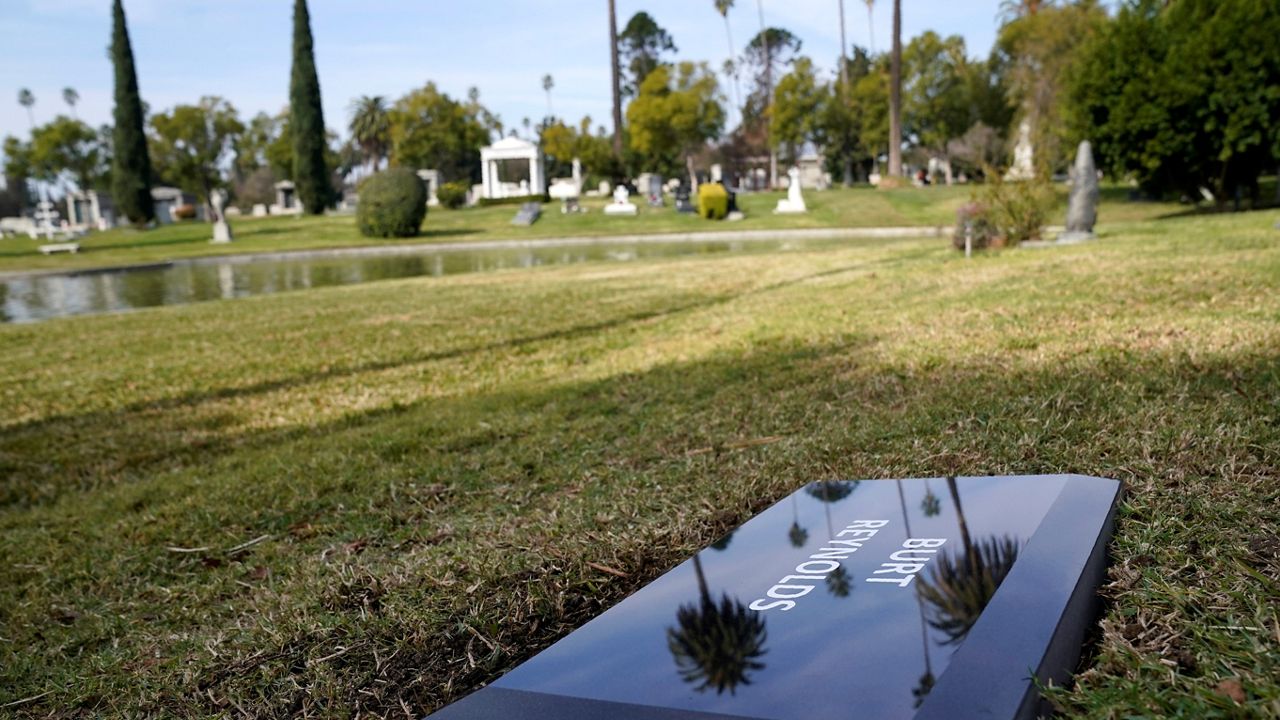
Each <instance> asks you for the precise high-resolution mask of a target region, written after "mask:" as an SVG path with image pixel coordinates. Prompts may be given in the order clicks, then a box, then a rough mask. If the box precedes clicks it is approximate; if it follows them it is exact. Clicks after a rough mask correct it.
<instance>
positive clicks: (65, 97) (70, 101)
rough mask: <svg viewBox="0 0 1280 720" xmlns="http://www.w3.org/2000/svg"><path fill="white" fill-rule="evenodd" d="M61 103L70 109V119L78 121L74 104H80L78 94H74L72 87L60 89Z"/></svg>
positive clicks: (74, 90)
mask: <svg viewBox="0 0 1280 720" xmlns="http://www.w3.org/2000/svg"><path fill="white" fill-rule="evenodd" d="M62 101H63V102H65V103H66V104H67V107H69V108H71V117H72V118H73V119H77V120H78V119H79V118H78V117H77V115H76V103H78V102H80V93H78V92H76V89H75V88H73V87H64V88H62Z"/></svg>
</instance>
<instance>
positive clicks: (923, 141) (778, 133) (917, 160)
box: [4, 0, 1280, 219]
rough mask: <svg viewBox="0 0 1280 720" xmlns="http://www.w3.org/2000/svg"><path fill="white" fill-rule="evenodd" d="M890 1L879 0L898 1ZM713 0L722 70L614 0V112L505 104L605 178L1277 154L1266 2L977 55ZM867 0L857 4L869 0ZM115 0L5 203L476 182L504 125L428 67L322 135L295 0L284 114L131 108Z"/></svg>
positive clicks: (133, 84) (1088, 19) (1014, 28)
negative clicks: (402, 180)
mask: <svg viewBox="0 0 1280 720" xmlns="http://www.w3.org/2000/svg"><path fill="white" fill-rule="evenodd" d="M901 1H902V0H894V6H895V7H894V12H895V16H898V15H899V14H900V5H901ZM713 2H714V3H715V9H716V10H717V12H719V13H720V14H721V15H722V17H723V18H724V19H725V30H726V39H727V41H728V49H729V51H730V52H729V56H728V57H727V58H726V59H725V60H724V62H723V63H722V64H721V66H720V67H719V68H715V67H713V66H712V64H711V63H709V62H688V61H683V62H677V61H675V59H674V58H675V55H676V53H677V52H678V48H677V43H676V40H677V39H676V38H674V37H672V35H671V34H670V33H669V32H668V31H667V30H666V29H665V28H663V27H662V26H661V25H660V24H659V23H658V22H657V20H656V19H655V18H653V17H652V16H651V15H649V14H648V13H647V12H644V11H641V12H637V13H636V14H635V15H633V16H632V17H631V18H630V19H629V20H628V21H627V22H626V23H625V25H623V27H622V29H621V30H620V31H619V30H618V29H617V24H616V22H614V20H613V3H612V2H610V8H609V12H610V26H611V27H610V31H611V32H610V35H611V40H612V42H613V47H614V53H613V54H614V58H615V60H616V63H615V64H616V67H617V72H616V77H615V78H614V85H615V89H616V100H615V107H614V113H613V114H614V123H613V127H612V128H607V127H605V126H604V125H603V124H597V123H596V122H595V121H593V120H592V119H591V118H590V117H584V118H581V119H580V120H579V121H577V122H571V121H569V120H567V119H565V118H560V117H557V116H555V114H554V106H553V103H552V91H553V89H554V87H555V84H554V79H553V78H552V77H551V76H550V75H546V76H544V77H543V78H542V79H541V81H542V83H541V87H542V89H543V90H544V92H546V94H547V115H546V116H545V117H543V118H542V119H541V120H540V121H539V122H537V123H536V125H535V124H534V123H532V122H531V121H530V120H529V119H528V118H525V119H524V121H523V123H522V124H523V128H524V132H525V134H526V136H528V137H529V139H530V140H532V141H535V142H538V143H539V144H540V145H541V146H542V148H543V150H544V152H545V153H546V154H547V156H548V159H549V162H550V170H551V173H550V174H551V175H564V174H567V173H568V172H569V164H570V162H571V161H572V159H574V158H580V159H581V160H582V161H583V164H584V165H585V166H586V167H587V168H588V169H589V171H590V172H591V173H592V174H593V175H594V176H598V177H602V178H606V179H611V180H615V181H616V180H621V179H624V178H626V177H628V176H630V175H633V174H635V173H638V172H641V171H649V172H658V173H661V174H664V175H667V176H681V175H686V174H693V171H694V170H695V169H696V168H697V167H704V168H705V167H706V166H707V165H708V164H710V163H711V162H721V163H724V164H725V165H726V166H727V167H729V168H731V169H739V170H744V169H749V168H758V167H759V166H760V164H761V163H762V162H764V161H766V159H767V161H768V162H769V164H770V165H771V166H774V165H776V162H777V161H778V159H779V158H780V159H781V160H782V161H783V162H787V163H791V162H795V161H796V160H797V159H798V158H799V156H800V155H802V154H804V153H805V152H807V151H809V150H816V151H819V152H821V154H822V155H823V157H825V161H826V163H827V169H828V170H829V171H830V172H831V174H832V176H833V177H835V178H838V179H839V180H841V181H843V182H845V183H851V182H854V181H857V180H864V179H866V178H867V177H868V176H869V175H870V174H871V173H872V172H873V171H879V172H880V173H882V174H887V175H893V174H895V173H900V172H901V169H900V167H899V165H901V163H902V162H903V161H904V160H905V161H906V162H907V163H909V164H913V165H915V166H917V167H919V166H923V165H925V164H926V163H928V161H930V160H934V161H935V163H936V165H938V166H939V167H940V168H942V174H943V178H942V179H943V180H944V181H950V179H951V178H952V176H953V175H954V174H958V173H967V174H969V175H971V176H980V175H982V174H983V173H984V172H985V169H986V168H989V167H998V166H1000V165H1001V164H1002V163H1003V162H1004V161H1005V158H1006V157H1007V156H1008V153H1009V150H1010V145H1011V140H1012V139H1013V138H1012V135H1014V132H1013V130H1012V129H1013V128H1016V127H1017V126H1018V125H1019V124H1020V123H1022V122H1023V121H1026V122H1027V123H1028V124H1029V125H1030V127H1031V128H1032V136H1033V140H1034V146H1035V157H1036V161H1037V170H1038V171H1039V172H1040V174H1042V175H1044V176H1048V175H1051V174H1053V173H1056V172H1059V171H1062V170H1064V169H1065V168H1066V167H1067V165H1068V164H1069V162H1070V158H1071V155H1072V154H1073V152H1074V147H1075V144H1076V143H1077V142H1078V141H1079V140H1081V139H1089V140H1092V141H1093V144H1094V147H1095V148H1096V150H1097V153H1098V156H1099V157H1098V159H1099V165H1100V166H1101V167H1102V168H1103V169H1104V170H1105V171H1107V172H1109V173H1111V174H1112V175H1113V176H1115V177H1118V178H1131V179H1134V180H1136V181H1137V182H1138V183H1139V184H1140V185H1141V186H1142V188H1143V189H1144V190H1146V191H1147V192H1148V193H1150V194H1152V195H1162V194H1169V193H1182V194H1187V195H1191V196H1193V197H1197V196H1199V195H1200V194H1201V193H1202V192H1207V193H1209V194H1211V195H1212V196H1214V197H1216V198H1219V199H1222V198H1227V197H1231V196H1237V197H1238V196H1240V195H1242V194H1243V195H1248V196H1251V197H1254V198H1255V201H1256V197H1257V187H1258V182H1257V181H1258V177H1259V176H1260V175H1261V174H1263V173H1266V172H1271V171H1273V170H1274V169H1275V168H1276V164H1277V163H1278V162H1280V124H1276V123H1275V122H1274V118H1276V117H1280V43H1275V42H1274V38H1276V37H1280V6H1277V5H1276V4H1274V3H1260V2H1253V1H1251V0H1221V1H1214V0H1173V1H1172V2H1166V1H1164V0H1128V1H1127V2H1125V3H1123V4H1122V5H1121V6H1120V7H1119V8H1118V10H1117V11H1116V12H1115V13H1108V12H1107V10H1106V9H1105V8H1103V7H1102V6H1101V5H1100V3H1099V2H1098V0H1059V1H1056V2H1055V1H1053V0H1010V1H1008V2H1005V3H1003V4H1002V6H1001V16H1000V28H999V32H998V35H997V40H996V42H995V45H994V46H993V47H992V48H991V50H990V51H989V52H988V53H987V55H986V56H985V57H975V56H973V55H972V54H971V53H970V52H969V48H967V47H966V45H965V41H964V39H963V38H962V37H960V36H958V35H950V36H947V35H942V34H939V33H936V32H933V31H927V32H924V33H922V34H920V35H918V36H916V37H914V38H910V39H909V40H908V41H907V42H906V43H905V44H903V43H902V42H901V39H900V37H898V35H899V34H900V33H898V32H895V37H894V38H893V43H892V44H891V48H890V49H889V50H888V51H886V52H875V51H873V50H870V49H867V48H863V47H860V46H857V45H851V46H849V47H848V48H847V49H846V50H845V51H843V52H842V53H841V55H840V57H839V58H836V59H835V68H836V69H835V71H834V72H831V71H823V70H821V69H820V67H819V64H818V62H817V61H816V60H815V58H813V57H811V56H809V55H807V54H805V53H804V45H803V41H802V39H801V38H800V37H798V36H797V35H795V34H794V33H792V32H790V31H789V30H787V29H785V28H781V27H769V26H764V25H763V23H762V27H761V29H760V31H759V32H758V33H756V34H755V35H754V36H752V37H751V38H749V39H748V40H747V42H746V43H745V44H744V45H743V46H741V47H735V46H734V44H733V35H732V29H731V26H730V25H729V23H728V18H729V13H730V12H732V11H733V7H734V2H733V0H713ZM867 4H868V10H869V11H870V9H871V6H872V5H873V0H872V1H869V2H868V3H867ZM114 5H115V8H114V9H115V13H114V15H115V21H114V24H113V38H112V44H111V56H112V59H113V63H114V65H115V70H116V107H115V118H114V119H115V123H114V125H113V126H112V127H103V128H98V129H94V128H91V127H90V126H88V125H87V124H85V123H84V122H82V121H80V120H79V119H77V118H76V117H75V112H74V111H75V104H74V103H75V98H74V97H73V96H72V95H68V96H67V97H66V98H65V99H66V100H67V101H68V103H69V107H70V109H71V114H70V115H69V116H68V115H59V116H58V117H57V118H55V119H54V120H53V121H51V122H49V123H46V124H45V125H41V126H34V123H33V130H32V133H31V137H30V139H29V140H26V141H23V140H20V139H18V138H14V137H8V138H6V139H5V141H4V155H5V166H4V171H5V177H6V185H7V187H8V188H9V189H10V190H9V194H10V198H9V203H10V205H13V204H14V198H13V197H12V195H14V192H13V191H14V189H15V188H25V187H26V180H27V179H28V178H33V179H39V180H43V181H46V182H55V181H58V180H60V179H69V180H70V181H71V182H72V183H74V184H75V185H76V186H78V187H80V188H98V189H107V188H110V189H111V190H112V192H113V195H115V196H117V197H116V199H117V205H118V206H119V207H121V208H127V210H126V212H127V213H128V214H129V217H131V218H144V219H145V218H149V217H150V215H149V214H148V213H149V209H148V208H149V202H150V201H149V188H150V185H151V184H152V182H164V183H169V184H174V185H177V186H179V187H181V188H183V189H184V190H187V191H188V192H191V193H193V194H195V195H197V196H198V197H200V198H201V199H202V200H203V199H206V198H207V197H208V195H209V193H210V192H211V191H212V190H213V189H215V188H223V187H225V188H229V189H231V190H232V191H233V194H234V195H235V196H236V198H237V201H238V202H240V203H241V204H244V205H248V204H252V203H256V202H263V203H270V202H271V201H272V200H273V198H274V190H273V188H272V185H273V184H274V183H275V182H277V181H279V180H284V179H289V180H293V181H294V182H295V183H297V185H298V188H299V195H300V197H301V198H302V199H303V202H304V203H306V204H307V208H308V210H309V211H312V212H319V211H321V210H323V208H324V207H325V206H326V205H327V204H329V203H330V202H331V200H332V199H333V197H334V195H335V193H336V192H337V191H338V190H339V189H340V188H341V186H342V184H343V182H344V180H345V179H347V178H349V177H351V176H352V174H353V173H354V174H355V175H357V176H358V175H362V174H368V173H370V172H374V171H376V170H377V169H379V168H381V167H385V166H388V165H396V166H403V167H408V168H411V169H417V168H428V167H429V168H435V169H437V170H439V171H440V172H441V175H442V176H443V178H444V179H445V180H446V181H455V182H462V183H467V184H470V183H474V182H477V181H478V180H479V150H480V148H481V147H483V146H484V145H486V144H488V143H490V142H491V141H492V140H493V138H494V137H500V136H502V135H504V134H519V131H518V129H517V128H516V127H506V126H504V124H503V122H502V120H501V118H499V117H498V116H497V115H496V114H495V113H493V112H491V111H490V110H489V109H488V108H486V107H485V106H484V105H483V104H482V103H481V101H480V93H479V90H478V89H477V88H472V89H470V90H469V91H468V93H467V95H466V97H463V98H455V97H451V96H450V95H449V94H448V93H446V92H444V91H442V90H441V89H440V88H438V87H437V86H436V85H435V84H434V83H431V82H427V83H425V84H424V85H423V86H422V87H420V88H416V89H414V90H411V91H410V92H408V93H406V94H405V95H404V96H402V97H400V98H398V99H394V100H391V99H388V98H385V97H381V96H372V97H371V96H365V97H361V98H358V99H356V100H355V101H354V102H353V103H352V105H351V111H350V116H349V121H350V122H349V124H348V130H349V139H348V140H347V141H345V142H339V141H338V137H337V134H336V133H334V132H332V131H328V130H326V129H325V125H324V118H323V114H322V111H321V108H320V102H319V98H320V88H319V83H318V79H317V77H316V72H315V65H314V60H313V57H312V55H313V52H312V39H311V34H310V23H309V15H308V13H307V7H306V3H305V0H295V10H294V37H293V42H294V62H293V69H292V75H291V81H290V103H289V106H288V107H287V108H285V109H284V110H283V111H282V112H280V113H278V114H275V115H268V114H265V113H262V114H258V115H256V116H254V117H252V118H249V119H243V118H241V117H240V115H239V113H238V112H237V111H236V109H235V107H234V106H233V105H232V104H231V103H230V102H228V101H227V100H225V99H222V98H217V97H206V98H202V99H201V100H199V101H198V102H196V103H194V104H190V105H179V106H177V107H174V108H171V109H169V110H166V111H163V112H157V113H153V114H150V115H149V116H148V114H147V112H146V108H145V107H144V106H143V104H142V103H141V100H140V96H139V94H138V86H137V77H136V73H135V71H134V68H133V58H132V52H131V50H130V48H129V42H128V34H127V30H126V28H125V24H124V15H123V9H122V8H121V6H120V2H119V0H115V3H114ZM841 19H842V20H843V4H841ZM895 25H900V22H895ZM842 32H843V26H842ZM72 93H74V91H72ZM19 100H20V102H22V104H23V105H24V106H26V107H27V109H28V111H30V109H31V105H32V104H33V103H34V98H33V97H32V96H31V95H30V94H29V93H27V92H25V91H24V93H23V94H22V95H21V96H20V98H19ZM897 138H900V140H898V139H897ZM770 172H776V170H775V169H774V167H770ZM144 189H146V191H145V192H144V191H143V190H144ZM23 194H25V193H23ZM144 196H145V197H144ZM130 198H131V199H130ZM122 199H124V200H123V202H122ZM20 200H21V198H19V201H20Z"/></svg>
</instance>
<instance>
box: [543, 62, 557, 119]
mask: <svg viewBox="0 0 1280 720" xmlns="http://www.w3.org/2000/svg"><path fill="white" fill-rule="evenodd" d="M555 87H556V79H555V78H553V77H551V73H547V74H546V75H543V76H542V91H543V92H545V93H546V94H547V118H548V122H550V120H549V118H553V117H555V115H556V113H555V110H554V109H553V108H552V107H551V91H552V90H554V89H555Z"/></svg>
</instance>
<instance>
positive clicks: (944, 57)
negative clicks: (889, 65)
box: [902, 30, 978, 154]
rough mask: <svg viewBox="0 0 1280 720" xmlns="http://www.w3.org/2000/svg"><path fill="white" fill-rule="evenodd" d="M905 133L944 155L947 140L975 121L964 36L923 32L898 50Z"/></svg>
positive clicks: (957, 135) (958, 134)
mask: <svg viewBox="0 0 1280 720" xmlns="http://www.w3.org/2000/svg"><path fill="white" fill-rule="evenodd" d="M902 65H903V74H902V95H903V103H902V104H903V108H902V122H903V128H904V130H903V133H904V135H906V136H908V137H910V136H914V137H915V138H916V139H917V141H918V142H919V144H920V145H922V146H924V147H925V148H928V149H930V150H931V151H933V152H935V153H938V154H945V152H946V146H947V142H948V141H950V140H952V139H953V138H956V137H959V136H960V135H961V134H962V133H964V131H965V130H967V129H968V128H969V126H970V125H972V124H973V123H974V122H976V121H977V120H978V118H977V117H976V115H977V113H976V112H975V110H974V108H973V105H972V103H971V97H970V93H969V84H968V79H969V74H970V73H969V59H968V57H967V56H966V55H965V46H964V38H962V37H960V36H959V35H951V36H949V37H947V38H945V39H944V38H942V37H940V36H938V34H937V33H935V32H933V31H932V30H929V31H926V32H924V33H922V34H921V35H918V36H917V37H915V38H912V40H911V42H910V43H908V44H907V47H906V48H905V49H904V50H903V52H902Z"/></svg>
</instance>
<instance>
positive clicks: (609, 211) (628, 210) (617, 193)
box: [604, 185, 639, 215]
mask: <svg viewBox="0 0 1280 720" xmlns="http://www.w3.org/2000/svg"><path fill="white" fill-rule="evenodd" d="M630 198H631V193H629V192H627V187H626V186H625V185H619V186H618V187H616V188H614V189H613V202H611V203H609V204H608V205H605V206H604V214H605V215H635V214H637V213H638V212H639V210H638V209H637V208H636V206H635V204H634V203H632V202H631V201H630Z"/></svg>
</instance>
